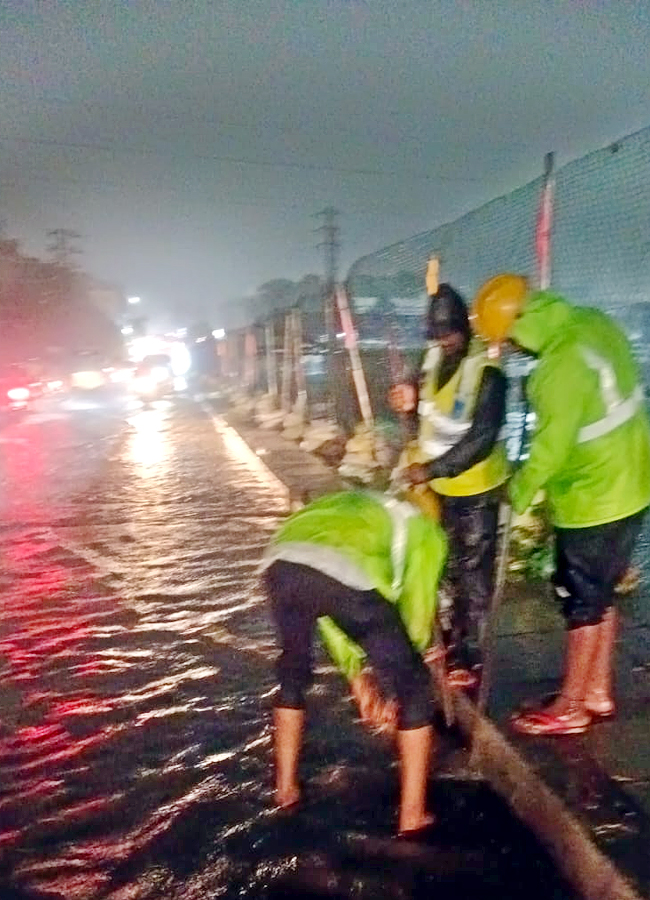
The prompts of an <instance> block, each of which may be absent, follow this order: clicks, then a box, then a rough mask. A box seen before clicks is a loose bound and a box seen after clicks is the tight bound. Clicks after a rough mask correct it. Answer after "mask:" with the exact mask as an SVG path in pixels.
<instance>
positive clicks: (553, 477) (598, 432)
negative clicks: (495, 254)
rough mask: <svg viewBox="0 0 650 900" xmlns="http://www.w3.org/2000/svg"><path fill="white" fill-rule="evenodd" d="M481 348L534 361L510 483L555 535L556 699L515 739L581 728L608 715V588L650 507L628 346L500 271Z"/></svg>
mask: <svg viewBox="0 0 650 900" xmlns="http://www.w3.org/2000/svg"><path fill="white" fill-rule="evenodd" d="M472 325H473V327H474V330H475V331H476V332H477V333H478V334H480V335H482V336H483V337H484V339H485V340H487V341H490V342H493V343H501V342H503V341H505V340H510V341H512V342H514V343H515V344H516V345H518V346H519V347H521V348H522V349H524V350H526V351H528V352H529V353H532V354H534V355H535V356H536V357H537V365H536V366H535V368H534V369H533V371H532V373H531V375H530V376H529V378H528V384H527V393H528V399H529V402H530V405H531V410H532V411H533V412H534V413H535V415H536V425H535V428H534V432H533V435H532V439H531V444H530V449H529V455H528V458H527V459H526V460H525V461H524V462H523V463H522V464H521V466H520V467H519V468H518V469H517V471H516V472H515V474H514V475H513V477H512V479H511V481H510V484H509V495H510V500H511V503H512V506H513V509H514V511H515V512H517V513H522V512H524V510H525V509H526V508H527V507H528V506H529V505H530V503H531V502H532V500H533V498H534V497H535V495H536V494H537V493H538V491H539V490H540V489H542V488H543V489H544V490H545V492H546V495H547V500H548V506H549V511H550V517H551V521H552V523H553V526H554V530H555V557H556V571H555V575H554V579H553V580H554V586H555V591H556V594H557V597H558V599H559V600H560V602H561V604H562V611H563V614H564V617H565V621H566V625H567V641H566V650H565V662H564V674H563V678H562V684H561V687H560V691H559V693H558V694H557V695H554V696H553V697H552V698H551V699H550V700H549V701H548V702H547V703H546V704H541V705H540V706H539V708H536V709H532V710H527V711H523V712H520V713H519V714H517V715H516V716H514V718H513V726H514V727H515V728H516V729H517V730H518V731H520V732H522V733H524V734H535V735H538V734H543V735H563V734H578V733H581V732H583V731H585V730H586V729H587V728H588V727H589V725H590V724H591V723H592V722H593V721H594V720H596V719H598V718H602V717H605V716H611V715H613V714H614V712H615V706H614V699H613V695H612V660H613V648H614V640H615V635H616V610H615V608H614V589H615V587H616V584H617V582H618V581H619V580H620V578H621V577H622V575H623V573H624V572H625V570H626V569H627V567H628V565H629V562H630V558H631V554H632V550H633V547H634V544H635V541H636V538H637V536H638V534H639V531H640V528H641V524H642V519H643V516H644V513H645V511H646V508H647V507H648V505H649V504H650V427H649V425H648V418H647V414H646V408H645V403H644V397H643V390H642V387H641V382H640V377H639V371H638V368H637V365H636V362H635V360H634V357H633V354H632V350H631V348H630V345H629V343H628V341H627V338H626V337H625V335H624V334H623V332H622V331H621V329H620V328H619V327H618V326H617V325H616V323H615V322H614V320H613V319H612V318H611V317H610V316H608V315H606V314H605V313H603V312H601V311H599V310H597V309H591V308H586V307H579V306H572V305H571V304H569V303H568V302H567V301H566V300H565V299H563V298H562V297H560V296H559V295H557V294H556V293H554V292H552V291H548V290H543V291H536V290H533V289H531V287H530V285H529V283H528V280H527V279H526V278H525V277H523V276H521V275H518V274H511V273H505V274H501V275H497V276H496V277H494V278H491V279H490V280H489V281H487V282H486V283H485V284H484V285H483V286H482V287H481V288H480V289H479V291H478V293H477V295H476V297H475V299H474V303H473V307H472Z"/></svg>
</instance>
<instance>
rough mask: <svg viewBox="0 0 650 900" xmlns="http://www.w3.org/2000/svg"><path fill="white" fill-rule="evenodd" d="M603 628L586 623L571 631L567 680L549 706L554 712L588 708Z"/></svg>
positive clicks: (549, 709) (567, 646)
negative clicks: (591, 682) (587, 695)
mask: <svg viewBox="0 0 650 900" xmlns="http://www.w3.org/2000/svg"><path fill="white" fill-rule="evenodd" d="M600 627H601V626H600V625H584V626H583V627H582V628H572V629H571V630H569V631H568V632H567V640H566V650H565V659H564V679H563V681H562V688H561V690H560V693H559V694H558V696H557V698H556V699H555V700H554V702H553V703H552V704H551V705H550V706H549V707H547V708H546V712H548V713H549V714H550V715H554V716H560V715H567V714H568V713H579V712H581V711H582V712H584V711H585V694H586V691H587V684H588V681H589V678H590V674H591V671H592V667H593V664H594V659H595V657H596V651H597V647H598V642H599V640H600Z"/></svg>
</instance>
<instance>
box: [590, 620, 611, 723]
mask: <svg viewBox="0 0 650 900" xmlns="http://www.w3.org/2000/svg"><path fill="white" fill-rule="evenodd" d="M617 626H618V616H617V614H616V610H615V609H614V607H613V606H610V607H609V609H607V610H606V611H605V615H604V616H603V621H602V622H601V623H600V625H598V643H597V645H596V652H595V656H594V658H593V660H592V663H591V669H590V673H589V678H588V681H587V689H586V692H585V701H586V703H587V707H588V708H589V709H591V707H592V706H593V711H594V712H596V713H599V712H600V713H601V714H602V713H603V712H605V713H611V711H612V710H613V708H614V703H613V699H612V668H613V665H612V663H613V659H614V644H615V642H616V630H617Z"/></svg>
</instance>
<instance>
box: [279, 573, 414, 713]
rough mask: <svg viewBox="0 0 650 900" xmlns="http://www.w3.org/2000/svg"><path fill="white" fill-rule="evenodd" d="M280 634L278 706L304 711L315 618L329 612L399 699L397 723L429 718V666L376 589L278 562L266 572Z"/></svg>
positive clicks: (390, 695)
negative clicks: (367, 589) (342, 581)
mask: <svg viewBox="0 0 650 900" xmlns="http://www.w3.org/2000/svg"><path fill="white" fill-rule="evenodd" d="M264 581H265V586H266V589H267V593H268V595H269V598H270V600H271V608H272V612H273V619H274V622H275V626H276V630H277V633H278V637H279V641H280V647H281V655H280V659H279V661H278V678H279V682H280V690H279V692H278V695H277V697H276V700H275V705H276V706H282V707H288V708H289V709H303V708H304V706H305V691H306V689H307V688H308V686H309V685H310V684H311V681H312V667H313V657H312V643H313V635H314V627H315V624H316V620H317V619H318V618H319V617H320V616H330V617H331V618H332V619H333V620H334V622H336V624H337V625H338V626H339V628H340V629H341V630H342V631H344V632H345V634H347V635H349V637H351V638H352V640H353V641H355V642H356V643H357V644H359V646H360V647H362V648H363V649H364V650H365V652H366V654H367V656H368V660H369V661H370V663H371V664H372V666H373V668H374V670H375V673H376V675H377V678H378V680H379V682H380V684H381V687H382V690H383V692H384V696H385V697H386V698H390V699H392V698H396V699H397V701H398V707H399V712H398V727H399V728H400V729H402V730H408V729H414V728H421V727H423V726H424V725H428V724H429V723H430V721H431V690H430V676H429V670H428V669H427V667H426V665H425V664H424V662H423V660H422V657H421V656H420V654H419V653H418V652H417V651H416V650H415V648H414V647H413V645H412V644H411V642H410V640H409V638H408V635H407V633H406V629H405V628H404V624H403V622H402V620H401V619H400V617H399V614H398V612H397V610H396V608H395V607H394V606H393V604H391V603H389V602H388V601H387V600H385V599H384V598H383V597H382V596H381V594H379V593H378V592H377V591H359V590H355V589H354V588H351V587H348V586H347V585H344V584H341V582H339V581H336V580H335V579H334V578H330V577H329V576H327V575H324V574H323V573H322V572H319V571H317V570H316V569H311V568H309V567H308V566H303V565H299V564H297V563H290V562H285V561H284V560H277V561H276V562H274V563H273V564H272V565H271V566H270V567H269V568H268V569H267V570H266V572H265V573H264Z"/></svg>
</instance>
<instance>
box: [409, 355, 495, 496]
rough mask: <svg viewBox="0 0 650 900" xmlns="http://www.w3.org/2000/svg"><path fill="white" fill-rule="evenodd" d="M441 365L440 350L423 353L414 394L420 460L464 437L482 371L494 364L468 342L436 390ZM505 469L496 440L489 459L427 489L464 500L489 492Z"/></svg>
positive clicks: (433, 456) (441, 452)
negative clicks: (417, 396) (417, 393)
mask: <svg viewBox="0 0 650 900" xmlns="http://www.w3.org/2000/svg"><path fill="white" fill-rule="evenodd" d="M440 362H441V352H440V348H439V347H437V346H436V345H434V346H433V347H432V348H431V349H430V350H429V352H428V353H427V355H426V357H425V360H424V364H423V366H422V369H423V376H424V377H423V381H422V387H421V389H420V403H419V405H418V415H419V417H420V431H419V437H418V444H419V447H420V450H421V452H422V454H423V456H424V457H425V458H426V459H438V457H440V456H442V455H443V454H444V453H446V452H447V450H450V449H451V448H452V447H453V446H455V445H456V444H457V443H458V442H459V441H460V440H462V438H463V437H464V436H465V435H466V434H467V432H468V431H469V429H470V426H471V424H472V417H473V413H474V407H475V405H476V398H477V396H478V391H479V387H480V384H481V378H482V376H483V370H484V368H485V367H486V366H490V365H496V364H495V363H494V362H493V361H492V360H489V359H488V358H487V352H486V350H485V348H484V347H483V345H482V344H480V343H479V342H478V341H472V343H471V344H470V347H469V351H468V353H467V356H466V357H465V358H464V359H463V361H462V362H461V364H460V365H459V367H458V369H457V370H456V372H454V374H453V375H452V377H451V378H450V379H449V381H447V383H446V384H444V385H443V386H442V387H441V388H440V389H439V390H438V389H436V385H437V382H438V371H439V368H440ZM507 475H508V466H507V460H506V449H505V441H504V440H503V438H502V436H500V439H499V440H498V441H497V443H496V444H495V446H494V448H493V450H492V452H491V453H490V455H489V456H488V457H487V458H486V459H484V460H482V461H481V462H479V463H476V465H474V466H472V467H471V468H470V469H468V470H467V471H466V472H461V474H460V475H456V476H455V477H454V478H434V479H433V481H432V482H431V484H432V487H433V489H434V490H435V491H436V492H437V493H439V494H443V495H445V496H449V497H469V496H473V495H475V494H483V493H485V492H486V491H489V490H492V489H493V488H495V487H497V486H498V485H500V484H503V482H504V481H505V480H506V478H507Z"/></svg>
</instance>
